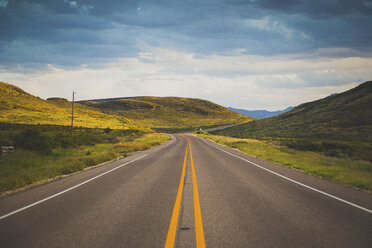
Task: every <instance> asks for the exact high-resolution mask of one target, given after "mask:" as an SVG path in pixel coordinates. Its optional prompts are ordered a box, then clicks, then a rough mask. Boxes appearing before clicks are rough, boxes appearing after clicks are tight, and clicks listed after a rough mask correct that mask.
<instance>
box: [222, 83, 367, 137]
mask: <svg viewBox="0 0 372 248" xmlns="http://www.w3.org/2000/svg"><path fill="white" fill-rule="evenodd" d="M215 133H217V134H222V135H228V136H234V137H242V138H248V137H252V136H259V137H263V136H264V137H293V138H316V139H319V138H320V139H337V140H364V141H371V140H372V81H369V82H365V83H363V84H361V85H359V86H358V87H356V88H353V89H351V90H349V91H346V92H343V93H341V94H335V95H331V96H329V97H326V98H323V99H320V100H317V101H313V102H308V103H304V104H301V105H299V106H298V107H296V108H295V109H293V110H292V111H290V112H287V113H284V114H281V115H279V116H276V117H271V118H267V119H262V120H255V121H252V122H249V123H245V124H242V125H238V126H235V127H231V128H228V129H224V130H221V131H217V132H215Z"/></svg>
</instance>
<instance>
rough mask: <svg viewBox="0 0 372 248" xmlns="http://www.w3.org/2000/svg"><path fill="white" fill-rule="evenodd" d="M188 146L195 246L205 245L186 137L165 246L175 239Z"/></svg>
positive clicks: (169, 247)
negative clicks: (183, 156) (178, 183)
mask: <svg viewBox="0 0 372 248" xmlns="http://www.w3.org/2000/svg"><path fill="white" fill-rule="evenodd" d="M188 147H189V148H190V160H191V168H192V187H193V196H194V216H195V240H196V247H197V248H204V247H205V239H204V230H203V222H202V217H201V211H200V202H199V193H198V186H197V183H196V174H195V166H194V160H193V157H192V149H191V141H190V139H189V138H187V145H186V152H185V158H184V160H183V168H182V174H181V181H180V185H179V186H178V193H177V197H176V202H175V204H174V208H173V213H172V218H171V222H170V224H169V229H168V235H167V240H166V241H165V246H164V247H165V248H173V247H174V243H175V240H176V234H177V226H178V217H179V213H180V207H181V200H182V192H183V186H184V182H185V172H186V162H187V148H188Z"/></svg>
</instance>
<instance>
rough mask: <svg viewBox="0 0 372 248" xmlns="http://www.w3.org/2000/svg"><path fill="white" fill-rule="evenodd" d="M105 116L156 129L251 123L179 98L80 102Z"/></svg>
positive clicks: (219, 108) (207, 104)
mask: <svg viewBox="0 0 372 248" xmlns="http://www.w3.org/2000/svg"><path fill="white" fill-rule="evenodd" d="M80 103H81V104H83V105H86V106H89V107H94V108H97V109H100V110H101V111H103V112H105V113H108V114H115V115H119V116H124V117H125V118H128V119H131V120H137V121H140V122H141V123H143V124H144V125H146V126H149V127H151V128H155V129H174V128H178V129H188V128H191V129H192V128H197V127H206V126H217V125H227V124H235V123H242V122H246V121H250V120H252V118H250V117H246V116H244V115H241V114H238V113H236V112H234V111H231V110H229V109H227V108H225V107H222V106H220V105H217V104H215V103H212V102H210V101H206V100H201V99H195V98H182V97H151V96H142V97H130V98H114V99H97V100H90V101H81V102H80Z"/></svg>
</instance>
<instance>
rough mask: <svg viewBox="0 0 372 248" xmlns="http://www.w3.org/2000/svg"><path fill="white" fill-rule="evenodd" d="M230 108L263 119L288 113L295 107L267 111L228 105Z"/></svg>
mask: <svg viewBox="0 0 372 248" xmlns="http://www.w3.org/2000/svg"><path fill="white" fill-rule="evenodd" d="M228 109H230V110H232V111H235V112H237V113H239V114H242V115H246V116H250V117H253V118H256V119H263V118H268V117H273V116H277V115H280V114H283V113H286V112H288V111H291V110H292V109H294V107H288V108H286V109H284V110H277V111H267V110H246V109H237V108H232V107H228Z"/></svg>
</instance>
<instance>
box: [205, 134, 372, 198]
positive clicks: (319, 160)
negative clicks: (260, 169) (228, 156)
mask: <svg viewBox="0 0 372 248" xmlns="http://www.w3.org/2000/svg"><path fill="white" fill-rule="evenodd" d="M198 135H199V136H202V137H206V138H208V139H211V140H213V141H215V142H217V143H219V144H222V145H225V146H228V147H232V148H237V149H239V150H240V151H242V152H244V153H246V154H250V155H253V156H256V157H260V158H263V159H266V160H268V161H271V162H274V163H278V164H281V165H286V166H289V167H292V168H295V169H299V170H302V171H304V172H306V173H309V174H312V175H315V176H319V177H322V178H325V179H328V180H331V181H334V182H338V183H342V184H346V185H350V186H353V187H356V188H359V189H362V190H366V191H369V192H371V191H372V163H371V162H370V161H366V160H356V159H350V158H340V157H330V156H326V155H324V154H322V153H319V152H312V151H299V150H295V149H290V148H288V147H286V146H284V145H281V144H280V142H275V141H270V140H256V139H239V138H232V137H226V136H218V135H208V134H198Z"/></svg>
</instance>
